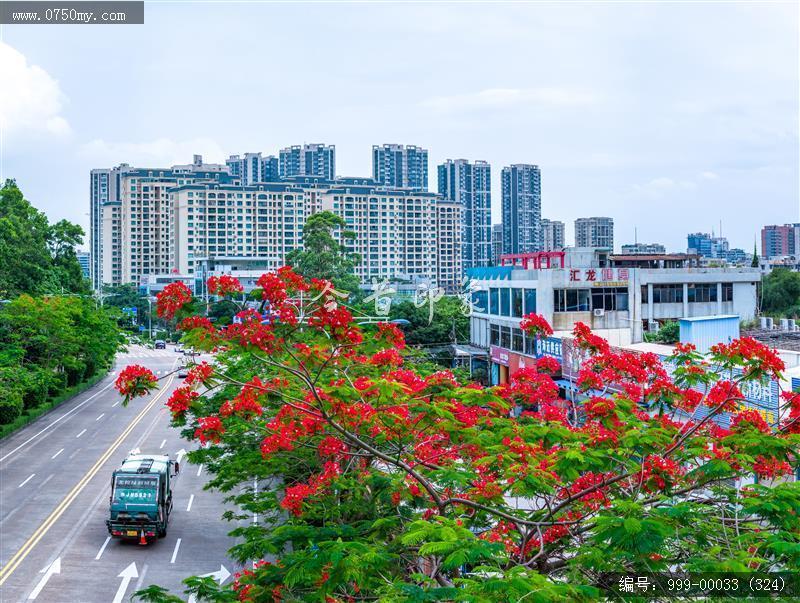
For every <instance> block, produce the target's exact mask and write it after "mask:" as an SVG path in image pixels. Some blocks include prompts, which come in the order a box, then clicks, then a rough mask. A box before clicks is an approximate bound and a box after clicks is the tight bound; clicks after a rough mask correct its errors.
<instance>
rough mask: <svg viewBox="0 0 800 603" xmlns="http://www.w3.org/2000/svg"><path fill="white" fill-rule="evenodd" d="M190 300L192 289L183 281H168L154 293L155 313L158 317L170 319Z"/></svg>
mask: <svg viewBox="0 0 800 603" xmlns="http://www.w3.org/2000/svg"><path fill="white" fill-rule="evenodd" d="M190 301H192V291H191V289H189V287H187V286H186V285H185V284H184V283H183V281H176V282H174V283H170V284H168V285H167V286H166V287H164V289H163V290H162V291H161V292H159V293H158V294H157V295H156V313H157V314H158V316H159V317H160V318H165V319H168V320H169V319H172V318H174V317H175V314H176V313H177V312H178V311H179V310H180V309H181V308H183V307H184V306H185V305H186V304H188V303H189V302H190Z"/></svg>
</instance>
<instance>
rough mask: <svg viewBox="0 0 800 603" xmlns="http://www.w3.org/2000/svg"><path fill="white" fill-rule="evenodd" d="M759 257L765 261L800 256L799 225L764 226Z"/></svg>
mask: <svg viewBox="0 0 800 603" xmlns="http://www.w3.org/2000/svg"><path fill="white" fill-rule="evenodd" d="M761 255H762V257H764V258H765V259H769V258H779V257H786V256H795V257H796V256H798V255H800V223H796V224H783V225H779V224H771V225H768V226H764V227H763V228H762V229H761Z"/></svg>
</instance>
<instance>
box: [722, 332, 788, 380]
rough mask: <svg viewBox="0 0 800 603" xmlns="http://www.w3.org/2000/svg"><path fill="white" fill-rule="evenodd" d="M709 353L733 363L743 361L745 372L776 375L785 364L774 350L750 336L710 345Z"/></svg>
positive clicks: (783, 368)
mask: <svg viewBox="0 0 800 603" xmlns="http://www.w3.org/2000/svg"><path fill="white" fill-rule="evenodd" d="M711 353H712V354H714V355H715V356H721V357H725V358H728V359H730V360H731V361H733V362H734V363H743V364H744V365H745V373H750V374H753V373H766V374H769V375H772V376H776V375H778V374H779V373H781V372H782V371H783V370H785V369H786V365H785V364H784V363H783V360H781V359H780V356H778V353H777V352H776V351H775V350H772V349H770V348H769V347H768V346H766V345H764V344H763V343H760V342H758V341H756V340H755V339H753V338H752V337H741V338H740V339H734V340H733V341H732V342H730V343H729V344H725V343H718V344H716V345H713V346H711Z"/></svg>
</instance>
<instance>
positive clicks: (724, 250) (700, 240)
mask: <svg viewBox="0 0 800 603" xmlns="http://www.w3.org/2000/svg"><path fill="white" fill-rule="evenodd" d="M686 244H687V245H686V246H687V251H688V252H689V253H696V254H697V255H699V256H700V257H704V258H720V259H725V258H726V257H727V254H728V251H729V250H730V244H729V243H728V239H726V238H725V237H715V236H714V234H713V233H712V234H708V233H707V232H693V233H691V234H689V235H687V236H686Z"/></svg>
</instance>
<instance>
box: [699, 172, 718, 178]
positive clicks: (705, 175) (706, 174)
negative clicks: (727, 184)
mask: <svg viewBox="0 0 800 603" xmlns="http://www.w3.org/2000/svg"><path fill="white" fill-rule="evenodd" d="M700 178H702V179H703V180H719V174H717V173H716V172H703V173H702V174H700Z"/></svg>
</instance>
